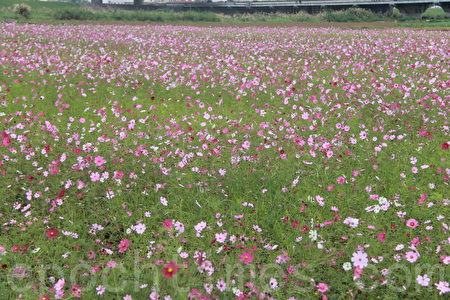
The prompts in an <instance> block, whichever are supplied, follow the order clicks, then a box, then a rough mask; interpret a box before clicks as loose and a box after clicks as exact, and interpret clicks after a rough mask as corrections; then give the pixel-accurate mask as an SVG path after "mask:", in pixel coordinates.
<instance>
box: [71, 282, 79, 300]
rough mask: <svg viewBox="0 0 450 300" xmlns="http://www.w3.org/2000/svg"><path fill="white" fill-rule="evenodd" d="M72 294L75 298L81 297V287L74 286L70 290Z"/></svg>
mask: <svg viewBox="0 0 450 300" xmlns="http://www.w3.org/2000/svg"><path fill="white" fill-rule="evenodd" d="M70 292H71V293H72V296H74V297H75V298H80V297H81V287H80V286H79V285H72V287H71V288H70Z"/></svg>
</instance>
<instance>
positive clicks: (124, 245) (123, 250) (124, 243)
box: [118, 239, 130, 253]
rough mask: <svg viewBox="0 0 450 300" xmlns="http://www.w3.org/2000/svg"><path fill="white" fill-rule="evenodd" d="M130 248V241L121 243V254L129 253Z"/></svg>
mask: <svg viewBox="0 0 450 300" xmlns="http://www.w3.org/2000/svg"><path fill="white" fill-rule="evenodd" d="M129 246H130V241H129V240H127V239H125V240H122V241H120V243H119V245H118V247H119V253H123V252H125V251H127V249H128V247H129Z"/></svg>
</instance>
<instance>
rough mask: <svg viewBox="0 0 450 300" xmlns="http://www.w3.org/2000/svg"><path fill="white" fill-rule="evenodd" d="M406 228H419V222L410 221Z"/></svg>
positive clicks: (407, 222)
mask: <svg viewBox="0 0 450 300" xmlns="http://www.w3.org/2000/svg"><path fill="white" fill-rule="evenodd" d="M406 226H408V227H409V228H413V229H414V228H416V227H417V226H419V222H417V220H416V219H409V220H408V221H406Z"/></svg>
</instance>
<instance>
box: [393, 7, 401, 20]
mask: <svg viewBox="0 0 450 300" xmlns="http://www.w3.org/2000/svg"><path fill="white" fill-rule="evenodd" d="M392 17H394V18H396V19H398V18H401V17H403V14H402V13H401V12H400V10H399V9H398V8H397V7H394V8H393V9H392Z"/></svg>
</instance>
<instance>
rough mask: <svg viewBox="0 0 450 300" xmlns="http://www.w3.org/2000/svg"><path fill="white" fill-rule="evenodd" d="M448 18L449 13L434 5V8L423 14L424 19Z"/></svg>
mask: <svg viewBox="0 0 450 300" xmlns="http://www.w3.org/2000/svg"><path fill="white" fill-rule="evenodd" d="M445 18H447V13H446V12H445V11H444V9H443V8H442V7H440V6H437V5H434V6H432V7H429V8H428V9H427V10H426V11H425V12H424V13H423V14H422V19H431V20H436V19H445Z"/></svg>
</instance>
